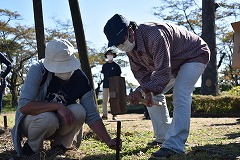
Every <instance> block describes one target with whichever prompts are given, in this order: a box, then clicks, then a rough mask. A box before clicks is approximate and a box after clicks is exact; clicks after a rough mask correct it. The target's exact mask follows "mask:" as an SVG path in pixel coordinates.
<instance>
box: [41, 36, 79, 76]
mask: <svg viewBox="0 0 240 160" xmlns="http://www.w3.org/2000/svg"><path fill="white" fill-rule="evenodd" d="M73 53H74V47H73V45H72V44H71V43H70V42H69V41H67V40H65V39H55V40H52V41H50V42H48V44H47V47H46V49H45V58H44V60H43V65H44V67H45V68H46V69H47V70H48V71H50V72H53V73H65V72H71V71H74V70H76V69H78V68H80V62H79V61H78V60H77V58H76V57H75V56H74V54H73Z"/></svg>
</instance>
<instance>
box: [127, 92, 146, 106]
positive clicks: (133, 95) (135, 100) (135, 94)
mask: <svg viewBox="0 0 240 160" xmlns="http://www.w3.org/2000/svg"><path fill="white" fill-rule="evenodd" d="M129 96H131V100H130V103H131V105H137V104H139V100H140V99H142V98H143V96H142V94H141V92H140V91H134V92H131V93H130V94H129Z"/></svg>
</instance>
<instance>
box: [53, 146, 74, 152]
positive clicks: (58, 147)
mask: <svg viewBox="0 0 240 160" xmlns="http://www.w3.org/2000/svg"><path fill="white" fill-rule="evenodd" d="M51 148H52V149H56V150H61V151H68V150H73V149H74V148H73V147H71V148H66V147H64V146H63V145H62V144H60V145H56V146H52V147H51Z"/></svg>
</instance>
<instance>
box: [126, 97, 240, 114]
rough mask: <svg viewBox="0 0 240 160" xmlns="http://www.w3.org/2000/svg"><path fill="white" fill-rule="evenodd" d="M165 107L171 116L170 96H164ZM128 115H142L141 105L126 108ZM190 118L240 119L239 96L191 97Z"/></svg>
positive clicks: (142, 108)
mask: <svg viewBox="0 0 240 160" xmlns="http://www.w3.org/2000/svg"><path fill="white" fill-rule="evenodd" d="M166 100H167V106H168V110H169V112H170V115H171V116H172V113H173V104H172V102H173V100H172V94H167V95H166ZM127 109H128V111H127V112H128V113H141V114H143V113H144V107H143V105H137V106H131V105H128V107H127ZM191 112H192V117H240V96H231V95H225V96H209V95H208V96H203V95H193V97H192V108H191Z"/></svg>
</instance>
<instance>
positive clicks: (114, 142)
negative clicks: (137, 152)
mask: <svg viewBox="0 0 240 160" xmlns="http://www.w3.org/2000/svg"><path fill="white" fill-rule="evenodd" d="M107 145H108V147H109V148H111V149H114V150H117V149H119V150H121V149H122V140H121V139H120V142H119V146H118V147H117V139H116V138H114V139H111V140H110V141H108V142H107Z"/></svg>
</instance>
